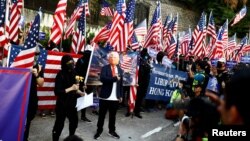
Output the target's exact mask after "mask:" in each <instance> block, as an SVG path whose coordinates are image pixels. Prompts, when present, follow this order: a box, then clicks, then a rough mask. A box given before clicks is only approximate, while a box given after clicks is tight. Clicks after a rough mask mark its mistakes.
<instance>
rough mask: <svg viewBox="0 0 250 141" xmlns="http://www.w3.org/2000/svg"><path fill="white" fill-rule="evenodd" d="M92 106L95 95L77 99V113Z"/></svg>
mask: <svg viewBox="0 0 250 141" xmlns="http://www.w3.org/2000/svg"><path fill="white" fill-rule="evenodd" d="M92 105H93V93H90V94H85V96H82V97H79V98H77V102H76V108H77V111H80V110H82V109H84V108H86V107H89V106H92Z"/></svg>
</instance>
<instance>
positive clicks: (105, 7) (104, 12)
mask: <svg viewBox="0 0 250 141" xmlns="http://www.w3.org/2000/svg"><path fill="white" fill-rule="evenodd" d="M100 14H101V15H102V16H113V10H112V9H111V8H110V5H109V3H108V2H107V1H105V0H103V1H102V9H101V12H100Z"/></svg>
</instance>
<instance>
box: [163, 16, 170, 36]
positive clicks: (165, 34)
mask: <svg viewBox="0 0 250 141" xmlns="http://www.w3.org/2000/svg"><path fill="white" fill-rule="evenodd" d="M171 17H172V15H168V16H167V17H166V20H165V22H164V25H163V38H166V37H167V32H168V25H169V23H170V22H171Z"/></svg>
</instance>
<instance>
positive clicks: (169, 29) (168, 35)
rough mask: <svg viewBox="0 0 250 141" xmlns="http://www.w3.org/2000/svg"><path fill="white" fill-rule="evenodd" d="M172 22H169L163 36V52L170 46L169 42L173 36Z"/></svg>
mask: <svg viewBox="0 0 250 141" xmlns="http://www.w3.org/2000/svg"><path fill="white" fill-rule="evenodd" d="M173 28H174V20H171V21H170V23H169V24H168V27H167V31H166V32H167V33H166V35H164V38H163V40H164V46H165V47H164V51H167V50H168V48H169V46H170V41H171V38H172V36H173Z"/></svg>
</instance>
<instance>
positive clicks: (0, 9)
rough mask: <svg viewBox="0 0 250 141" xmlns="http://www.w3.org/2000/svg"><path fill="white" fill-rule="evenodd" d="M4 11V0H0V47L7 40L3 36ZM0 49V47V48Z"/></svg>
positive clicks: (0, 54) (0, 51) (0, 52)
mask: <svg viewBox="0 0 250 141" xmlns="http://www.w3.org/2000/svg"><path fill="white" fill-rule="evenodd" d="M5 13H6V1H5V0H1V1H0V47H3V46H4V45H5V44H6V43H7V42H8V40H7V38H6V36H5V30H4V26H5ZM0 49H1V48H0ZM2 50H3V49H1V50H0V57H1V58H0V59H2Z"/></svg>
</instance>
